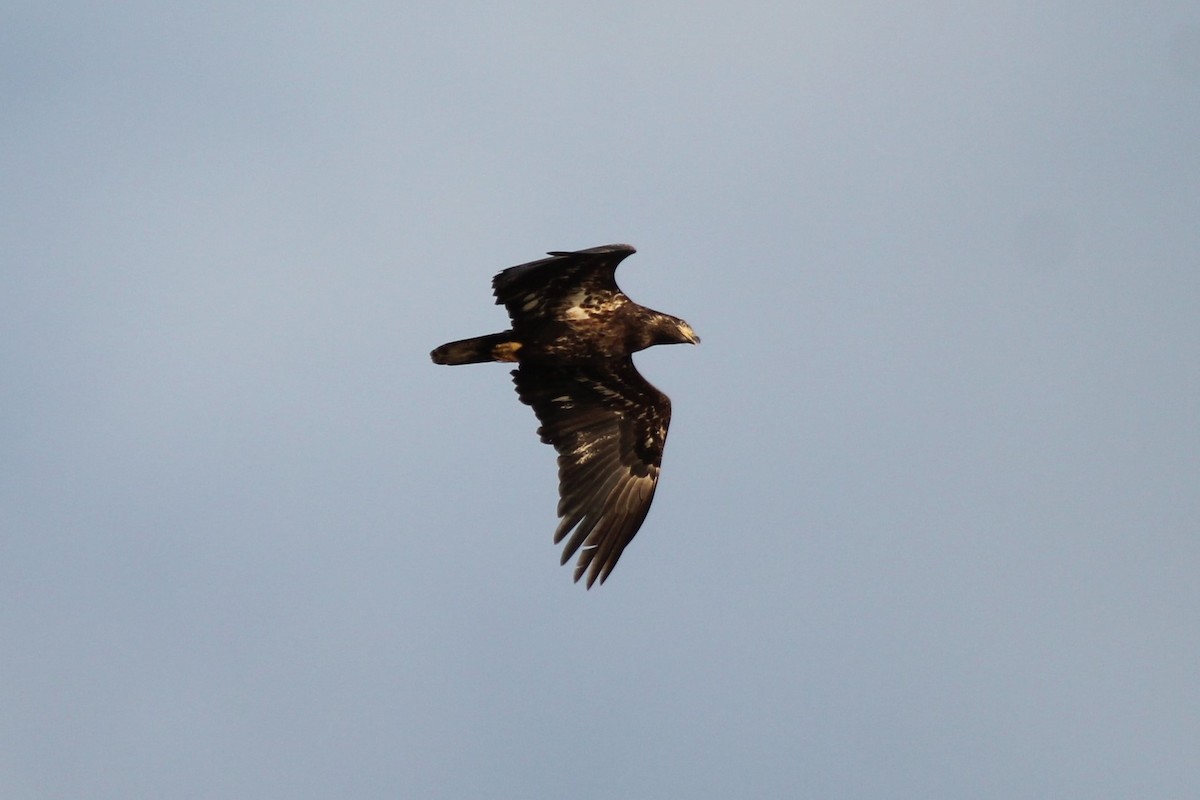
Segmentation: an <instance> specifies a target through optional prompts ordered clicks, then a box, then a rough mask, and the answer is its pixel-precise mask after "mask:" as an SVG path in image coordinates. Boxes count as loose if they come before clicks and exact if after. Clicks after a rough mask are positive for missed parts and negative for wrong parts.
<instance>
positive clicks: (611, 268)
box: [430, 244, 700, 588]
mask: <svg viewBox="0 0 1200 800" xmlns="http://www.w3.org/2000/svg"><path fill="white" fill-rule="evenodd" d="M633 252H634V249H633V247H631V246H630V245H627V244H612V245H606V246H604V247H593V248H591V249H589V250H577V251H573V252H557V251H556V252H551V253H549V254H548V255H549V256H550V258H544V259H541V260H540V261H532V262H530V263H528V264H521V265H518V266H515V267H510V268H509V269H506V270H504V271H502V272H500V273H499V274H498V275H496V277H495V278H494V279H493V280H492V287H493V289H494V290H495V292H494V293H495V296H496V302H497V303H499V304H503V305H504V307H505V308H507V309H508V315H509V318H510V319H511V320H512V329H511V330H509V331H505V332H503V333H494V334H490V335H488V336H478V337H475V338H472V339H463V340H460V341H456V342H450V343H448V344H444V345H442V346H441V347H438V348H436V349H435V350H434V351H433V352H432V353H430V356H431V358H432V359H433V361H434V362H435V363H438V364H475V363H480V362H485V361H513V362H516V363H517V364H518V365H519V366H518V367H517V369H515V370H513V373H512V375H513V382H514V383H515V384H516V387H517V394H518V395H519V396H520V398H521V402H523V403H525V404H526V405H529V406H531V407H532V408H533V411H534V413H535V414H536V415H537V418H538V420H539V421H540V422H541V427H540V428H539V429H538V434H539V435H540V436H541V438H542V441H543V442H545V443H547V444H550V445H553V446H554V449H555V450H557V451H558V479H559V497H560V500H559V504H558V516H559V517H560V521H559V525H558V529H557V530H556V531H555V533H554V541H555V543H558V542H561V541H562V540H563V539H564V538H565V539H566V540H567V541H566V544H565V546H564V548H563V556H562V563H564V564H565V563H566V562H567V560H568V559H570V558H571V557H572V556H573V555H575V554H576V553H578V554H579V557H578V559H577V561H576V563H575V580H579V578H580V577H582V576H583V574H584V573H585V572H586V573H587V585H588V587H589V588H590V587H591V585H592V584H593V583H594V582H595V581H596V580H597V579H599V581H600V582H601V583H603V582H604V580H605V578H607V577H608V574H609V573H610V572H612V569H613V567H614V566H616V563H617V560H618V559H619V558H620V557H621V553H622V552H623V551H624V549H625V547H626V545H628V544H629V542H630V540H632V539H633V537H634V535H635V534H636V533H637V531H638V528H639V527H641V524H642V522H643V521H644V520H645V518H646V514H647V512H649V510H650V502H651V501H652V500H653V498H654V490H655V488H656V487H657V485H658V472H659V468H660V467H661V465H662V453H663V447H664V445H665V444H666V439H667V426H668V425H669V424H670V422H671V401H670V400H669V399H668V398H667V396H666V395H665V394H663V393H662V392H660V391H658V390H657V389H655V388H654V387H653V386H651V385H650V383H649V382H648V381H647V380H646V379H645V378H643V377H642V376H641V374H640V373H639V372H638V371H637V369H636V368H635V367H634V365H633V359H632V358H631V355H632V354H633V353H635V352H637V351H638V350H643V349H645V348H647V347H651V346H653V345H656V344H678V343H685V342H686V343H691V344H697V343H699V341H700V339H699V337H697V336H696V334H695V333H694V332H693V331H692V329H691V327H690V326H689V325H688V324H687V323H686V322H684V321H683V320H681V319H678V318H676V317H672V316H670V315H667V314H662V313H659V312H657V311H652V310H651V309H648V308H644V307H642V306H639V305H637V304H636V303H634V302H633V301H632V300H630V299H629V298H628V297H626V296H625V294H624V293H623V292H622V291H621V290H620V288H618V287H617V282H616V278H615V276H614V273H615V272H616V269H617V265H618V264H620V263H621V261H622V260H623V259H624V258H626V257H627V256H629V255H631V254H632V253H633Z"/></svg>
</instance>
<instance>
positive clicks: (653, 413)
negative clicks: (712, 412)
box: [513, 358, 671, 588]
mask: <svg viewBox="0 0 1200 800" xmlns="http://www.w3.org/2000/svg"><path fill="white" fill-rule="evenodd" d="M513 382H514V383H516V385H517V393H518V394H519V395H520V396H521V402H523V403H525V404H527V405H530V406H532V407H533V410H534V413H536V414H537V418H538V420H539V421H540V422H541V423H542V426H541V427H540V428H539V429H538V434H539V435H540V436H541V437H542V441H543V442H545V443H547V444H552V445H554V449H555V450H557V451H558V492H559V498H560V499H559V503H558V516H559V517H560V518H561V519H560V522H559V525H558V529H557V530H556V531H555V532H554V541H555V543H556V544H557V543H558V542H561V541H562V540H563V539H564V538H566V537H567V534H570V538H568V539H567V543H566V545H565V546H564V548H563V555H562V563H564V564H565V563H567V559H569V558H571V556H573V555H574V554H575V553H576V552H578V553H579V559H578V561H576V563H575V580H579V578H580V576H582V575H583V573H584V572H585V571H586V572H587V573H588V577H587V585H588V587H589V588H590V587H591V585H592V584H593V583H594V582H595V581H596V579H597V578H599V579H600V582H601V583H604V579H605V578H607V577H608V573H610V572H612V569H613V567H614V566H616V563H617V559H619V558H620V557H621V552H622V551H623V550H624V549H625V546H626V545H627V544H629V542H630V540H632V539H633V537H634V535H635V534H636V533H637V532H638V528H640V527H641V525H642V521H643V520H645V519H646V514H647V513H648V512H649V510H650V501H651V500H653V499H654V490H655V487H656V486H657V485H658V471H659V467H660V466H661V464H662V453H663V446H664V445H665V443H666V440H667V426H668V425H669V424H670V422H671V401H670V399H668V398H667V396H666V395H665V394H663V393H662V392H660V391H658V390H657V389H655V388H654V387H653V386H651V385H650V383H649V382H648V381H647V380H646V379H645V378H643V377H642V376H641V374H640V373H639V372H638V371H637V369H636V368H635V367H634V366H633V361H632V360H631V359H629V358H625V359H621V360H617V361H613V362H605V363H602V364H593V365H589V366H587V367H581V368H575V367H556V366H547V365H544V364H530V363H526V364H522V365H521V367H520V368H519V369H516V370H514V371H513Z"/></svg>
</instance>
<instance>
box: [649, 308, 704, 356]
mask: <svg viewBox="0 0 1200 800" xmlns="http://www.w3.org/2000/svg"><path fill="white" fill-rule="evenodd" d="M651 314H652V315H653V316H651V318H650V319H649V320H647V321H646V324H644V325H643V326H641V328H640V332H641V333H642V337H641V338H642V341H639V342H638V343H637V346H635V348H634V349H636V350H644V349H645V348H647V347H652V346H654V345H656V344H700V337H699V336H697V335H696V332H695V331H694V330H692V326H691V325H688V324H687V323H686V322H684V321H683V320H681V319H680V318H679V317H672V316H671V315H670V314H663V313H660V312H658V311H653V312H651Z"/></svg>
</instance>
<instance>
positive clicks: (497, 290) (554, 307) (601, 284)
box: [492, 244, 635, 328]
mask: <svg viewBox="0 0 1200 800" xmlns="http://www.w3.org/2000/svg"><path fill="white" fill-rule="evenodd" d="M634 252H635V251H634V249H633V247H632V246H631V245H627V244H609V245H604V246H603V247H592V248H590V249H588V250H576V251H573V252H561V251H552V252H551V253H549V255H550V258H543V259H541V260H540V261H531V262H529V263H528V264H519V265H517V266H515V267H509V268H508V269H506V270H503V271H502V272H500V273H499V274H497V275H496V277H495V278H493V279H492V288H493V289H494V294H495V295H496V302H497V303H502V304H503V305H504V307H505V308H507V309H508V316H509V318H510V319H511V320H512V321H513V327H514V328H519V327H520V326H521V325H522V324H523V323H529V322H539V321H545V320H564V319H571V318H572V317H573V315H577V314H583V315H586V314H587V313H588V310H589V309H611V308H612V307H613V306H614V305H617V304H620V303H621V302H623V301H624V300H625V296H624V295H623V294H621V290H620V289H619V288H617V280H616V277H615V276H614V273H615V272H616V269H617V265H618V264H620V263H621V261H622V260H623V259H625V258H626V257H627V256H629V255H632V254H633V253H634Z"/></svg>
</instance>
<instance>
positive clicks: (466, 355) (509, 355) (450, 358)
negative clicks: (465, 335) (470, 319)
mask: <svg viewBox="0 0 1200 800" xmlns="http://www.w3.org/2000/svg"><path fill="white" fill-rule="evenodd" d="M517 347H518V346H517V345H516V343H515V342H514V341H513V337H512V332H511V331H506V332H504V333H492V334H488V335H487V336H476V337H474V338H471V339H460V340H458V341H457V342H447V343H446V344H444V345H442V346H441V347H437V348H434V350H433V352H432V353H430V354H429V357H430V358H432V359H433V363H435V364H482V363H484V362H486V361H515V360H516V356H515V353H516V350H517Z"/></svg>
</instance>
